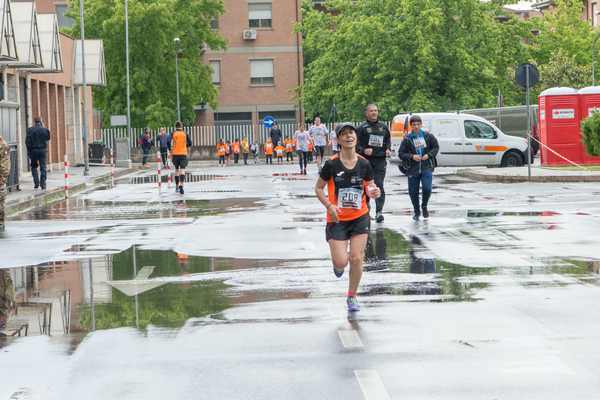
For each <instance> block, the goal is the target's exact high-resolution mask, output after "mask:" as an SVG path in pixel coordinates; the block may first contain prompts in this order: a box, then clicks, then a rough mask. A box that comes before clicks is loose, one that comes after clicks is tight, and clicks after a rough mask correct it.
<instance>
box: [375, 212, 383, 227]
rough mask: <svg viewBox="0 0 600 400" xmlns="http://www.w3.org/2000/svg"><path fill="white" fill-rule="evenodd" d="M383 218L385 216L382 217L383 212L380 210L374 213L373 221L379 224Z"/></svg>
mask: <svg viewBox="0 0 600 400" xmlns="http://www.w3.org/2000/svg"><path fill="white" fill-rule="evenodd" d="M384 219H385V218H383V213H382V212H381V211H379V212H378V213H377V214H376V215H375V221H376V222H377V223H379V224H380V223H382V222H383V220H384Z"/></svg>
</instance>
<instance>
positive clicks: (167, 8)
mask: <svg viewBox="0 0 600 400" xmlns="http://www.w3.org/2000/svg"><path fill="white" fill-rule="evenodd" d="M70 5H71V10H72V14H71V16H72V17H73V18H75V19H76V21H77V23H76V25H75V26H74V27H73V29H72V30H71V32H70V33H71V35H73V36H74V37H79V13H78V12H76V11H77V10H78V9H79V1H78V0H71V4H70ZM124 7H125V6H124V0H86V2H85V28H86V37H88V38H99V39H103V41H104V51H105V62H106V70H107V74H106V75H107V81H108V82H107V86H106V87H103V88H96V89H95V90H94V105H95V107H96V108H98V109H100V110H102V111H103V112H104V115H105V118H106V119H108V117H109V116H110V115H111V114H125V112H126V110H127V97H126V96H127V94H126V70H125V12H124ZM128 8H129V60H130V79H131V125H132V126H134V127H135V126H138V127H141V126H146V125H149V124H151V125H153V126H154V127H157V126H160V125H162V126H165V125H172V124H173V122H174V121H175V119H176V117H177V110H176V85H175V51H176V50H175V45H174V42H173V39H174V38H175V37H179V38H180V39H181V45H180V48H181V53H180V56H179V73H180V83H181V85H180V88H181V89H180V94H181V112H182V119H183V120H184V122H186V123H191V122H193V120H194V110H193V107H194V106H195V105H197V104H200V103H205V104H210V105H211V106H213V107H214V106H216V102H217V90H216V88H215V87H214V85H213V84H212V83H211V71H210V68H209V66H207V65H204V64H202V62H201V55H202V52H203V51H204V50H203V49H204V47H205V46H208V47H210V48H211V49H222V48H224V47H225V41H224V40H223V39H222V38H221V37H220V36H219V35H218V34H217V33H215V32H214V31H213V30H211V29H210V21H211V19H213V18H216V17H218V16H219V15H221V14H222V13H223V11H224V6H223V2H222V0H129V4H128Z"/></svg>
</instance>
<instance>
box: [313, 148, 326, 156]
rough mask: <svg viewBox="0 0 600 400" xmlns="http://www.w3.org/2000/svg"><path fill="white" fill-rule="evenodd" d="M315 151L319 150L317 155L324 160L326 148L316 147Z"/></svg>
mask: <svg viewBox="0 0 600 400" xmlns="http://www.w3.org/2000/svg"><path fill="white" fill-rule="evenodd" d="M315 149H317V154H319V155H320V156H321V158H323V155H324V154H325V146H315Z"/></svg>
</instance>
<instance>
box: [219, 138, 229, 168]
mask: <svg viewBox="0 0 600 400" xmlns="http://www.w3.org/2000/svg"><path fill="white" fill-rule="evenodd" d="M226 148H227V145H226V144H225V142H223V139H219V143H217V157H218V158H219V166H220V167H224V166H225V153H226Z"/></svg>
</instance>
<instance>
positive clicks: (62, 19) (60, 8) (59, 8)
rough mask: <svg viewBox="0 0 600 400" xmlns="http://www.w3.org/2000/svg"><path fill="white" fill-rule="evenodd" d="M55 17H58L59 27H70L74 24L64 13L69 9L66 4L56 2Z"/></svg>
mask: <svg viewBox="0 0 600 400" xmlns="http://www.w3.org/2000/svg"><path fill="white" fill-rule="evenodd" d="M54 7H55V10H56V18H57V19H58V26H60V27H61V28H72V27H73V26H74V25H75V20H74V19H73V18H71V17H68V16H67V15H66V14H67V12H68V11H69V5H68V4H56V5H55V6H54Z"/></svg>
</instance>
